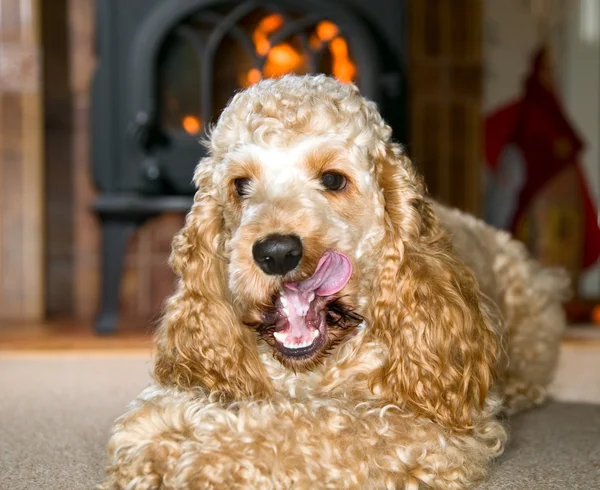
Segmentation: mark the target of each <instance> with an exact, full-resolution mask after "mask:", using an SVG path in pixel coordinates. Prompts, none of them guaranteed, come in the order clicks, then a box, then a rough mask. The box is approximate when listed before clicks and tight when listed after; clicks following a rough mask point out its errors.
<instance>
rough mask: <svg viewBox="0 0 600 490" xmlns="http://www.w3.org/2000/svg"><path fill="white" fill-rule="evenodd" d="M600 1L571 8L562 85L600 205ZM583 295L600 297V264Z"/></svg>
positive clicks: (588, 0)
mask: <svg viewBox="0 0 600 490" xmlns="http://www.w3.org/2000/svg"><path fill="white" fill-rule="evenodd" d="M599 24H600V0H579V1H577V2H573V4H571V8H570V9H569V11H568V17H567V23H566V26H565V36H564V47H563V49H564V58H563V59H564V63H563V73H562V82H563V83H562V88H563V94H564V100H565V104H566V106H567V108H568V109H569V112H570V115H571V118H572V121H573V123H574V124H575V126H576V127H577V129H578V131H579V132H580V133H581V135H582V136H583V139H584V140H585V142H586V147H585V150H584V152H583V154H582V166H583V168H584V171H585V173H586V176H587V178H588V184H589V187H590V192H591V193H592V194H593V196H594V200H595V202H596V203H597V205H600V199H599V198H600V36H599V33H598V29H599V28H600V26H599ZM580 287H581V291H582V294H584V295H586V296H595V297H600V267H594V268H593V269H591V270H589V271H588V272H587V273H586V274H585V275H584V276H583V278H582V281H581V286H580Z"/></svg>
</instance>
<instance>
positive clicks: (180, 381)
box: [154, 158, 272, 398]
mask: <svg viewBox="0 0 600 490" xmlns="http://www.w3.org/2000/svg"><path fill="white" fill-rule="evenodd" d="M212 170H213V161H212V159H211V158H205V159H204V160H203V161H202V162H201V163H200V165H199V166H198V170H197V171H196V175H195V182H196V185H197V186H198V192H197V193H196V196H195V197H194V205H193V207H192V209H191V211H190V212H189V213H188V215H187V218H186V222H185V225H184V227H183V229H182V230H181V231H180V232H179V234H178V235H177V236H176V237H175V239H174V240H173V250H172V253H171V258H170V264H171V267H172V268H173V270H174V272H175V273H176V274H177V275H178V276H179V284H178V288H177V291H176V292H175V294H174V295H173V296H172V297H171V298H170V299H169V301H168V302H167V306H166V311H165V314H164V316H163V319H162V323H161V325H160V328H159V331H158V334H157V353H156V362H155V367H154V374H155V377H156V380H157V381H158V382H159V383H160V384H162V385H166V386H173V385H175V386H179V387H181V388H184V389H189V388H194V387H204V388H206V389H208V390H209V391H216V392H222V393H225V394H227V395H228V396H230V397H233V398H245V397H263V396H267V395H269V394H270V393H271V392H272V386H271V383H270V381H269V379H268V377H267V375H266V372H265V370H264V367H263V365H262V363H261V362H260V359H259V356H258V349H257V343H256V339H255V338H254V337H253V335H252V332H250V330H248V329H247V328H245V327H244V326H243V325H242V324H241V322H240V320H239V319H238V318H237V315H236V314H235V312H234V310H233V308H232V307H231V304H230V302H229V300H228V294H227V275H226V258H225V257H224V256H223V254H222V250H221V249H222V243H223V236H222V235H223V226H222V225H223V217H222V212H221V206H220V204H219V203H218V202H217V200H216V199H215V198H214V195H213V192H214V190H215V189H214V184H213V181H212V177H213V175H212V173H213V172H212Z"/></svg>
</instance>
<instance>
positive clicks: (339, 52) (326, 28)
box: [240, 14, 356, 87]
mask: <svg viewBox="0 0 600 490" xmlns="http://www.w3.org/2000/svg"><path fill="white" fill-rule="evenodd" d="M283 22H284V19H283V17H282V16H281V15H279V14H271V15H268V16H266V17H265V18H263V19H262V20H261V21H260V22H259V23H258V25H257V26H256V29H255V30H254V32H253V33H252V41H253V42H254V49H255V50H256V53H257V54H258V55H259V56H262V57H264V58H266V59H265V63H264V68H263V73H261V72H260V70H258V69H257V68H253V69H251V70H249V71H248V72H247V73H246V74H245V75H242V77H241V80H240V84H241V85H242V86H244V87H248V86H250V85H252V84H254V83H256V82H258V81H259V80H260V79H261V78H262V77H263V75H264V76H265V77H268V78H271V77H278V76H281V75H284V74H286V73H299V72H301V71H302V69H303V67H304V66H305V65H306V63H305V61H306V60H305V55H304V53H302V52H301V51H299V50H298V49H296V48H294V46H292V45H291V44H290V43H280V44H278V45H276V46H271V43H270V41H269V36H270V35H271V34H272V33H273V32H275V31H277V30H278V29H280V28H281V26H282V25H283ZM323 44H328V49H329V52H330V54H331V59H332V74H333V76H335V77H336V78H337V79H338V80H340V81H341V82H344V83H350V82H351V81H352V80H353V79H354V77H355V76H356V65H354V63H353V62H352V61H351V59H350V54H349V53H348V43H347V42H346V40H345V39H344V38H343V37H341V36H339V28H338V26H337V25H335V24H334V23H333V22H329V21H327V20H324V21H321V22H319V23H318V24H317V26H316V27H315V32H314V33H313V34H312V35H311V36H310V37H309V45H310V47H311V49H313V50H317V49H319V48H320V47H321V46H322V45H323Z"/></svg>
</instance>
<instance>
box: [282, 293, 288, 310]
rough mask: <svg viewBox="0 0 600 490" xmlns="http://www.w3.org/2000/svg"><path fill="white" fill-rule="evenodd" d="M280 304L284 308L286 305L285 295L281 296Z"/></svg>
mask: <svg viewBox="0 0 600 490" xmlns="http://www.w3.org/2000/svg"><path fill="white" fill-rule="evenodd" d="M281 304H282V305H283V307H284V308H285V307H286V306H287V305H288V300H287V298H286V297H285V296H281Z"/></svg>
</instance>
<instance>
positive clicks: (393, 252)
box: [368, 144, 499, 431]
mask: <svg viewBox="0 0 600 490" xmlns="http://www.w3.org/2000/svg"><path fill="white" fill-rule="evenodd" d="M384 153H385V154H384V155H380V158H379V159H378V160H379V162H378V169H379V183H380V186H381V188H382V190H383V197H384V201H385V220H386V222H385V226H386V234H385V241H384V250H383V251H382V257H381V260H380V263H379V264H380V265H379V267H380V269H379V271H378V273H377V276H376V281H377V283H376V284H375V291H374V294H373V295H372V298H373V299H372V302H371V304H370V306H369V311H368V321H369V322H370V323H371V330H370V331H371V335H374V336H376V337H377V338H379V339H380V340H383V341H384V342H385V343H386V344H387V346H388V348H389V355H388V358H387V360H386V362H385V363H384V365H383V367H381V368H380V369H378V370H377V371H375V372H374V373H373V375H372V378H371V380H370V382H371V387H372V389H373V390H374V391H375V392H376V393H378V394H379V395H380V396H382V397H383V398H384V399H387V400H389V401H391V402H393V403H398V404H399V405H404V406H407V407H408V408H410V409H411V410H412V411H414V412H416V413H418V414H421V415H423V416H426V417H428V418H431V419H434V420H436V421H437V422H438V423H440V424H442V425H444V426H446V427H449V428H452V429H453V430H457V431H462V430H469V429H470V428H471V427H472V426H473V424H474V419H475V418H476V414H477V413H480V412H481V410H482V409H483V408H484V404H485V398H486V394H487V392H488V388H489V387H490V385H491V382H492V378H493V372H494V367H495V363H496V357H497V354H498V348H499V345H498V341H497V336H496V334H495V332H494V327H493V325H492V322H491V320H490V319H489V318H488V314H487V310H486V308H485V307H484V305H483V303H482V300H481V297H480V291H479V286H478V284H477V282H476V280H475V278H474V276H473V274H472V272H471V271H470V270H469V269H468V268H467V267H466V266H465V265H464V264H463V263H462V262H460V261H459V260H458V258H457V257H456V256H455V254H454V251H453V248H452V244H451V240H450V236H449V235H448V234H447V232H446V231H444V230H443V229H442V228H441V226H440V224H439V222H438V219H437V217H436V216H435V214H434V212H433V210H432V208H431V205H430V203H429V202H428V200H427V196H426V191H425V187H424V184H423V181H422V178H421V177H420V176H419V175H418V174H417V172H416V170H415V169H414V167H413V165H412V163H411V162H410V160H409V159H408V157H406V156H405V155H404V154H403V152H402V150H401V148H400V147H399V146H398V145H395V144H389V145H387V146H386V149H385V152H384Z"/></svg>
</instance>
